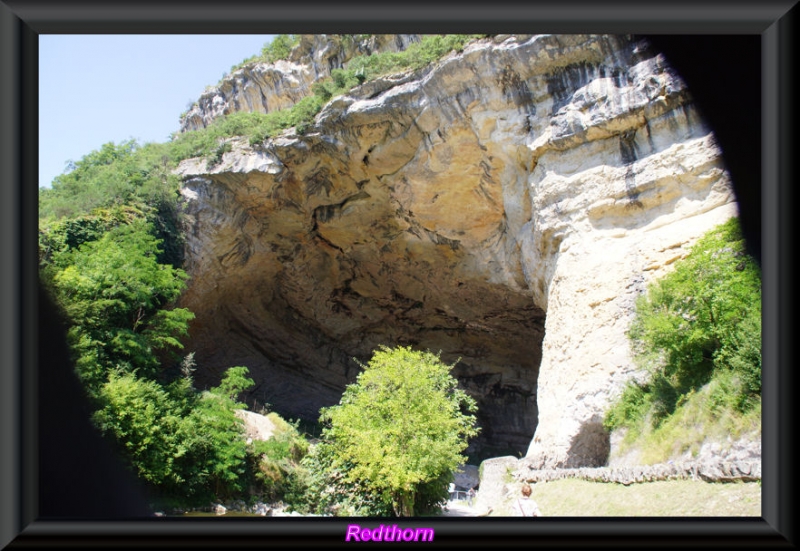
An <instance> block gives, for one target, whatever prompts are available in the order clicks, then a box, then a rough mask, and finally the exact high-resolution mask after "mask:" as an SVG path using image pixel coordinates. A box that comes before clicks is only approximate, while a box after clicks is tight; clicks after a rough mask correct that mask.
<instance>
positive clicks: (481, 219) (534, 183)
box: [180, 35, 736, 467]
mask: <svg viewBox="0 0 800 551" xmlns="http://www.w3.org/2000/svg"><path fill="white" fill-rule="evenodd" d="M221 112H225V109H223V110H222V111H221ZM180 171H181V173H182V174H183V176H184V179H185V180H184V182H185V183H184V187H183V190H182V193H183V196H184V198H185V200H186V203H185V212H186V215H187V228H188V232H187V233H188V243H187V263H188V264H187V267H188V270H189V273H190V275H191V276H192V279H191V282H190V286H189V289H188V291H187V293H186V294H185V296H184V298H183V303H184V305H185V306H187V307H189V308H191V309H192V310H193V311H194V312H195V313H196V315H197V318H196V320H195V322H194V324H193V326H192V329H191V331H192V332H191V335H192V342H191V344H190V349H195V350H196V351H197V355H196V358H197V360H198V366H199V369H198V371H197V374H198V381H199V382H200V383H201V384H209V385H211V384H216V381H218V379H219V376H220V374H221V372H222V371H223V370H224V369H225V368H226V367H229V366H233V365H246V366H247V367H248V368H250V371H251V375H252V376H253V378H254V379H255V380H256V381H257V383H258V386H257V387H256V389H255V390H254V391H253V392H252V395H251V398H252V399H256V400H259V401H263V402H268V403H270V404H272V405H273V407H274V408H275V409H276V410H278V411H280V412H282V413H284V414H288V415H298V416H303V417H306V418H309V419H314V418H316V417H317V415H318V409H319V407H321V406H327V405H331V404H334V403H337V402H338V400H339V398H340V396H341V392H342V390H343V389H344V386H345V385H346V384H348V383H351V382H353V381H354V379H355V376H356V374H357V372H358V365H357V363H356V362H355V361H354V360H353V357H356V358H359V359H360V360H361V361H366V360H367V359H368V358H369V356H370V355H371V352H372V350H374V349H375V348H376V347H377V346H379V345H382V344H385V345H396V344H401V345H412V346H414V347H416V348H421V349H430V350H432V351H434V352H437V351H440V350H441V352H442V358H443V359H444V360H445V361H448V362H454V361H456V360H457V359H459V358H460V362H459V363H458V365H457V366H456V368H455V370H454V374H455V375H456V376H457V377H458V378H459V380H460V381H461V384H462V385H463V386H464V388H465V389H466V390H467V391H468V392H470V393H471V394H472V395H473V396H475V397H476V399H477V400H478V404H479V408H480V413H479V420H480V423H481V426H482V433H481V435H480V437H479V438H478V439H476V441H475V445H476V446H478V447H481V448H482V449H483V450H484V451H487V453H485V454H484V456H487V455H489V453H488V451H493V452H500V453H509V452H510V453H513V454H514V455H516V454H517V453H520V452H521V453H523V454H524V453H526V452H527V455H528V460H529V461H530V462H531V464H535V465H536V466H538V467H565V466H566V467H578V466H598V465H602V464H604V462H605V461H606V458H607V457H608V453H609V446H610V443H609V438H608V434H607V433H605V431H604V430H603V429H602V425H601V420H602V414H603V411H604V409H605V407H606V406H607V404H608V403H609V400H611V399H612V398H614V397H615V396H616V394H617V393H618V392H619V390H620V388H621V386H622V384H623V383H624V382H625V381H626V380H628V379H629V378H630V377H632V376H635V375H636V371H635V367H634V365H633V363H632V360H631V354H630V351H629V348H628V343H627V339H626V336H625V333H626V331H627V328H628V326H629V324H630V321H631V317H632V313H633V305H634V301H635V298H636V296H638V294H639V293H641V292H642V291H643V290H644V289H645V286H646V285H647V283H648V282H649V281H651V280H652V279H653V278H655V277H658V276H660V275H662V274H663V273H665V272H666V271H667V270H669V269H670V266H671V264H672V263H674V262H675V261H676V260H677V259H679V258H681V257H682V256H684V255H685V254H686V253H687V250H688V247H689V246H690V245H691V244H692V243H693V242H694V241H695V240H696V239H697V238H698V237H699V236H701V235H702V234H703V233H704V232H705V231H707V230H708V229H710V228H711V227H713V226H714V225H716V224H718V223H721V222H722V221H724V220H725V219H727V218H728V217H730V216H732V215H735V212H736V208H735V203H734V197H733V194H732V190H731V188H730V185H729V182H728V178H727V174H726V172H725V170H724V167H723V166H722V162H721V156H720V151H719V150H718V148H717V147H716V145H715V142H714V138H713V135H712V134H711V133H710V131H709V130H708V129H707V128H706V127H705V126H704V125H703V123H702V121H701V120H700V118H699V116H698V113H697V112H696V111H695V109H694V108H693V106H692V103H691V98H690V96H689V94H688V92H687V90H686V89H685V87H684V85H683V83H682V82H681V81H680V79H679V78H678V76H677V75H675V74H674V72H673V71H671V70H670V68H669V67H667V66H666V65H665V62H664V60H663V58H662V57H661V56H660V55H658V54H657V52H653V51H652V50H651V49H650V48H649V47H648V45H647V44H646V43H645V42H643V41H641V40H637V39H635V38H631V37H622V36H619V37H617V36H584V35H568V36H553V35H538V36H524V37H523V36H510V37H508V36H504V37H495V38H494V39H485V40H481V41H477V42H475V43H473V44H471V45H470V46H468V47H467V48H466V49H465V51H464V52H462V53H460V54H457V55H456V54H452V55H450V56H448V57H446V58H445V59H444V60H442V61H440V62H439V63H437V64H435V65H434V66H432V67H430V68H428V69H425V70H422V71H419V72H417V73H406V74H403V75H395V76H393V77H387V78H384V79H379V80H378V81H376V82H371V83H366V84H364V85H363V86H362V87H360V88H356V89H354V90H352V91H351V92H350V94H349V95H346V96H342V97H338V98H334V99H333V100H332V101H331V102H330V103H329V104H328V105H327V106H326V107H325V108H324V109H323V111H322V112H321V113H320V114H319V115H318V117H317V120H316V123H315V125H314V126H313V127H312V128H311V129H310V130H309V131H307V132H306V134H305V135H302V136H300V135H296V134H295V133H293V132H292V131H288V132H286V133H284V134H283V135H282V136H280V137H278V138H275V139H272V140H268V141H267V142H266V143H264V144H261V145H258V146H250V145H249V144H248V143H247V140H234V141H233V149H232V151H231V152H229V153H226V154H225V155H224V156H223V158H222V160H221V162H219V163H218V164H216V165H215V166H213V167H210V166H208V163H207V161H205V160H203V159H195V160H191V161H186V162H184V163H183V164H182V166H181V168H180ZM534 433H535V437H534ZM500 453H495V455H499V454H500Z"/></svg>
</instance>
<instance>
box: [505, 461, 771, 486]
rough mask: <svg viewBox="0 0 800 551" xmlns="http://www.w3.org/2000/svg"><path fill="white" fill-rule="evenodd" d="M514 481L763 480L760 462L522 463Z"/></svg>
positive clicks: (626, 483)
mask: <svg viewBox="0 0 800 551" xmlns="http://www.w3.org/2000/svg"><path fill="white" fill-rule="evenodd" d="M514 478H516V479H517V480H519V481H521V482H530V483H535V482H548V481H550V480H559V479H562V478H579V479H582V480H589V481H591V482H616V483H618V484H625V485H629V484H635V483H637V482H654V481H657V480H686V479H691V480H704V481H706V482H755V481H758V480H761V462H760V461H732V462H726V461H719V462H702V463H699V462H679V463H661V464H658V465H642V466H635V467H598V468H577V469H541V470H537V469H533V468H531V467H530V466H527V465H525V464H524V463H520V465H519V466H518V468H517V469H516V471H515V473H514Z"/></svg>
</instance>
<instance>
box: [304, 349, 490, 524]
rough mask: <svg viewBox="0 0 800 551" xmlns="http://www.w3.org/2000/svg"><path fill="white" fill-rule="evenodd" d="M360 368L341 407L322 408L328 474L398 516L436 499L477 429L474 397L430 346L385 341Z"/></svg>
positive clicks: (439, 500)
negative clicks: (423, 349)
mask: <svg viewBox="0 0 800 551" xmlns="http://www.w3.org/2000/svg"><path fill="white" fill-rule="evenodd" d="M362 367H363V369H364V371H362V372H361V373H360V374H359V376H358V380H357V382H356V383H355V384H352V385H349V386H348V387H347V389H346V390H345V392H344V394H343V395H342V399H341V401H340V403H339V405H337V406H333V407H330V408H325V409H323V410H322V411H321V420H322V421H323V422H325V423H327V426H326V428H325V430H324V431H323V443H322V444H320V446H322V447H323V448H322V450H320V452H319V455H321V456H323V457H327V458H328V459H326V462H327V467H326V469H327V471H328V473H329V474H331V475H332V476H334V477H338V478H339V479H340V480H341V481H342V482H344V483H348V484H351V485H352V486H353V487H354V488H356V489H357V490H358V491H361V492H363V491H366V492H368V493H370V494H371V495H372V496H377V498H378V500H379V501H382V502H383V503H388V504H391V507H392V512H393V513H394V514H395V515H398V516H413V515H414V514H415V512H419V510H421V509H423V508H428V507H432V506H434V505H436V506H438V505H440V504H441V503H442V502H443V501H444V499H445V498H446V496H447V491H446V486H447V482H446V481H447V479H448V478H449V476H451V475H452V473H453V472H454V470H455V469H456V468H457V467H458V465H459V464H461V463H463V462H464V461H465V457H464V456H462V455H461V454H462V452H463V451H464V450H465V449H466V447H467V440H468V439H469V438H470V437H472V436H475V435H476V434H477V433H478V428H477V427H476V419H475V416H474V415H473V414H472V412H474V411H475V410H476V405H475V401H474V400H473V399H472V398H471V397H470V396H468V395H467V394H466V393H465V392H464V391H462V390H459V389H458V388H457V385H458V383H457V381H456V379H455V378H453V377H452V376H451V375H450V371H451V369H452V368H453V366H450V365H446V364H444V363H443V362H442V361H441V360H440V358H439V356H438V355H434V354H432V353H430V352H419V351H414V350H412V349H411V348H410V347H408V348H404V347H398V348H395V349H390V348H388V347H382V348H381V349H380V350H378V351H376V352H375V353H374V354H373V356H372V359H370V361H369V363H368V364H367V365H362ZM433 486H435V488H433ZM423 496H425V499H426V500H427V501H426V502H425V503H422V502H421V498H422V497H423Z"/></svg>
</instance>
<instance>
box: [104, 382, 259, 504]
mask: <svg viewBox="0 0 800 551" xmlns="http://www.w3.org/2000/svg"><path fill="white" fill-rule="evenodd" d="M246 373H247V369H246V368H244V367H234V368H230V369H228V370H227V371H226V373H225V376H224V377H223V380H222V383H221V384H220V386H218V387H216V388H212V389H211V390H209V391H207V392H203V393H199V392H197V391H196V390H194V388H192V386H191V381H190V379H188V378H185V379H181V380H178V381H175V382H173V383H172V384H169V385H167V386H162V385H161V384H159V383H158V382H156V381H153V380H147V379H143V378H140V377H138V376H137V375H135V374H133V373H125V372H122V371H119V370H115V371H112V372H111V374H110V375H109V378H108V380H107V382H106V383H105V384H103V385H102V387H101V390H100V393H99V401H100V403H101V407H100V408H99V409H98V411H97V412H96V413H95V414H94V421H95V423H96V424H97V426H98V427H99V428H100V429H101V431H102V432H103V433H105V434H108V435H109V436H111V437H112V438H113V439H114V440H115V441H116V442H117V443H118V445H119V447H120V449H121V450H122V451H123V456H124V457H125V459H126V460H127V461H128V462H129V463H130V465H131V466H132V467H133V469H134V471H135V472H136V473H137V475H138V476H139V478H140V479H141V480H142V481H144V482H146V483H147V484H149V485H150V486H151V487H152V488H153V492H154V495H155V496H156V497H157V498H158V499H159V500H160V501H161V502H162V503H161V504H162V505H163V504H167V505H173V506H175V505H184V506H185V505H187V504H193V505H196V504H202V503H207V502H209V501H210V500H212V499H215V498H230V497H234V496H237V495H239V494H240V493H241V492H242V491H243V490H244V489H245V482H246V479H247V476H246V475H247V461H246V459H247V446H246V443H245V439H244V429H243V426H242V422H241V421H240V420H239V419H238V418H237V417H236V415H235V411H236V410H237V409H240V408H242V407H244V405H243V404H240V403H238V402H236V401H235V399H234V398H232V397H231V396H232V395H235V394H238V393H239V392H241V391H242V390H245V389H246V388H248V387H249V386H250V385H252V380H250V379H248V378H246V377H245V376H244V375H245V374H246Z"/></svg>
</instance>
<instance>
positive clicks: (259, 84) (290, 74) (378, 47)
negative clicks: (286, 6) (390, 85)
mask: <svg viewBox="0 0 800 551" xmlns="http://www.w3.org/2000/svg"><path fill="white" fill-rule="evenodd" d="M417 41H419V35H376V36H372V37H371V38H370V39H367V40H356V39H349V40H348V39H342V38H339V37H338V36H337V35H333V36H330V35H301V37H300V43H299V44H298V45H297V46H295V48H294V49H293V50H292V53H291V54H290V56H289V59H287V60H279V61H277V62H275V63H251V64H248V65H246V66H244V67H242V68H240V69H237V70H236V71H234V72H233V73H232V74H231V75H228V76H227V77H226V78H225V79H223V80H222V82H220V83H219V84H218V85H217V86H213V87H210V88H209V89H207V91H206V92H205V93H204V94H203V95H202V96H200V99H198V101H197V102H196V103H195V104H194V105H193V106H192V107H191V108H190V109H189V110H188V111H187V112H186V114H185V115H184V116H183V117H182V118H181V132H187V131H190V130H198V129H200V128H205V127H206V126H208V125H209V124H211V123H212V122H213V121H214V120H216V119H217V118H219V117H222V116H224V115H229V114H231V113H236V112H240V111H244V112H248V113H271V112H273V111H280V110H282V109H288V108H290V107H292V106H293V105H294V104H295V103H297V102H298V101H300V100H301V99H303V98H304V97H306V96H308V95H311V93H312V90H311V85H312V84H314V83H315V82H316V81H318V80H321V79H323V78H325V77H327V76H329V75H330V73H331V70H332V69H339V68H342V67H343V66H344V64H345V63H346V62H347V61H348V60H349V59H350V58H352V57H353V56H354V55H357V54H363V53H372V52H381V51H401V50H404V49H405V48H407V47H408V45H409V44H412V43H413V42H417Z"/></svg>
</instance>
